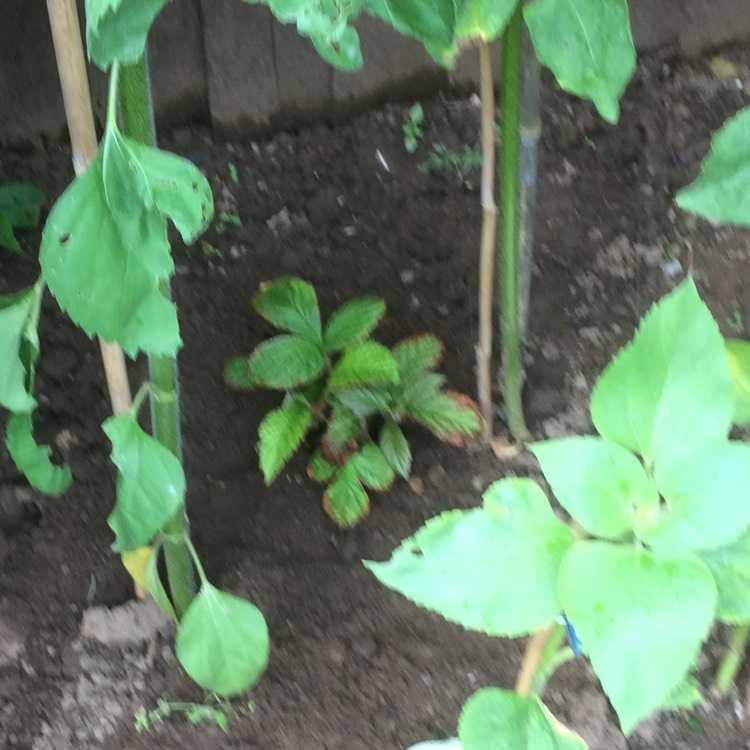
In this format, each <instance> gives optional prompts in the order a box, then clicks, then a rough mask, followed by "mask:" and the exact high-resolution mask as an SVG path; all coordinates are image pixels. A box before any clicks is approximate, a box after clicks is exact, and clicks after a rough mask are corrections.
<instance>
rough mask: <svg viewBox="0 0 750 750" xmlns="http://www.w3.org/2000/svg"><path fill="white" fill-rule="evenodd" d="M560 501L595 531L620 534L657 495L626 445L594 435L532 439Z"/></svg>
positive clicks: (655, 502)
mask: <svg viewBox="0 0 750 750" xmlns="http://www.w3.org/2000/svg"><path fill="white" fill-rule="evenodd" d="M529 448H530V450H531V452H532V453H533V454H534V455H535V456H536V457H537V459H538V460H539V463H540V465H541V467H542V472H543V473H544V477H545V479H546V480H547V481H548V482H549V485H550V487H551V488H552V492H553V493H554V495H555V497H556V498H557V500H558V501H559V503H560V505H562V506H563V508H565V510H567V511H568V513H570V514H571V516H573V518H575V520H576V521H578V522H579V523H580V524H581V526H583V528H584V529H585V530H586V531H587V532H588V533H589V534H592V535H594V536H599V537H605V538H608V539H619V538H620V537H622V536H623V535H624V534H627V533H628V532H631V531H632V530H633V524H634V519H635V518H636V516H637V515H642V514H652V513H653V512H654V510H655V508H656V507H657V506H658V504H659V494H658V493H657V491H656V486H655V485H654V482H653V480H652V479H651V477H649V476H648V474H646V472H645V471H644V469H643V466H642V465H641V462H640V461H639V460H638V459H637V458H636V457H635V456H634V455H633V454H632V453H631V452H630V451H629V450H628V449H627V448H622V447H620V446H619V445H615V444H614V443H608V442H607V441H606V440H601V439H600V438H595V437H572V438H563V439H561V440H546V441H544V442H541V443H532V444H531V445H530V446H529Z"/></svg>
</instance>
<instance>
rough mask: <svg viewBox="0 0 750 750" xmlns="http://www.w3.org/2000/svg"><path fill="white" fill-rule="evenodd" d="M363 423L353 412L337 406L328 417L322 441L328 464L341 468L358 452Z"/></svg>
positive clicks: (322, 448)
mask: <svg viewBox="0 0 750 750" xmlns="http://www.w3.org/2000/svg"><path fill="white" fill-rule="evenodd" d="M361 432H362V422H361V420H360V419H359V417H357V415H356V414H354V413H353V412H352V411H350V410H349V409H347V408H346V407H344V406H340V405H336V406H334V407H333V409H332V410H331V413H330V415H329V417H328V426H327V427H326V431H325V434H324V435H323V439H322V441H321V444H320V445H321V450H322V451H323V456H324V457H325V459H326V461H328V463H330V464H332V465H333V466H341V465H342V464H343V463H345V462H346V461H347V459H348V458H349V456H351V454H352V453H354V451H356V450H357V439H358V438H359V436H360V434H361Z"/></svg>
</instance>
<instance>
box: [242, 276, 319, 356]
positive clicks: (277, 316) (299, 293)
mask: <svg viewBox="0 0 750 750" xmlns="http://www.w3.org/2000/svg"><path fill="white" fill-rule="evenodd" d="M253 307H254V308H255V309H256V311H257V312H258V314H259V315H262V316H263V317H264V318H265V319H266V320H267V321H268V322H269V323H272V324H273V325H275V326H276V327H277V328H282V329H284V330H285V331H291V332H292V333H298V334H299V335H300V336H304V337H305V338H307V339H309V340H310V341H313V342H315V343H316V344H318V345H319V346H320V344H321V342H322V336H321V328H320V310H319V309H318V299H317V297H316V296H315V290H314V289H313V288H312V286H310V284H308V283H307V282H306V281H302V279H296V278H294V277H291V276H290V277H284V278H281V279H276V280H275V281H270V282H268V283H265V284H261V285H260V289H259V290H258V292H257V293H256V294H255V296H254V297H253Z"/></svg>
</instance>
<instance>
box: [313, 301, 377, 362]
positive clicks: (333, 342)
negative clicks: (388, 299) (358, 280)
mask: <svg viewBox="0 0 750 750" xmlns="http://www.w3.org/2000/svg"><path fill="white" fill-rule="evenodd" d="M383 315H385V302H383V300H382V299H381V298H380V297H363V298H362V299H355V300H352V301H351V302H348V303H347V304H345V305H343V306H342V307H340V308H339V309H338V310H336V312H335V313H334V314H333V315H332V316H331V318H330V320H329V321H328V324H327V325H326V328H325V331H324V332H323V346H324V347H325V349H326V351H328V352H335V351H339V350H341V349H346V347H348V346H352V345H353V344H358V343H359V342H360V341H363V340H364V339H365V338H367V336H368V335H369V334H370V332H371V331H372V329H373V328H375V326H376V325H377V324H378V322H379V321H380V319H381V318H382V317H383Z"/></svg>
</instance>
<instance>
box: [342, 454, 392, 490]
mask: <svg viewBox="0 0 750 750" xmlns="http://www.w3.org/2000/svg"><path fill="white" fill-rule="evenodd" d="M350 461H351V464H352V466H353V467H354V471H356V472H357V476H358V477H359V481H360V482H362V484H363V485H364V486H365V487H369V488H370V489H371V490H379V491H381V492H384V491H385V490H387V489H389V488H390V486H391V485H392V484H393V480H394V479H395V474H394V471H393V469H392V468H391V465H390V464H389V463H388V461H386V458H385V456H384V455H383V451H381V450H380V448H378V446H377V445H375V444H374V443H367V444H366V445H363V446H362V448H361V449H360V450H359V451H358V452H357V453H355V454H354V455H353V456H352V457H351V459H350Z"/></svg>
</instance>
